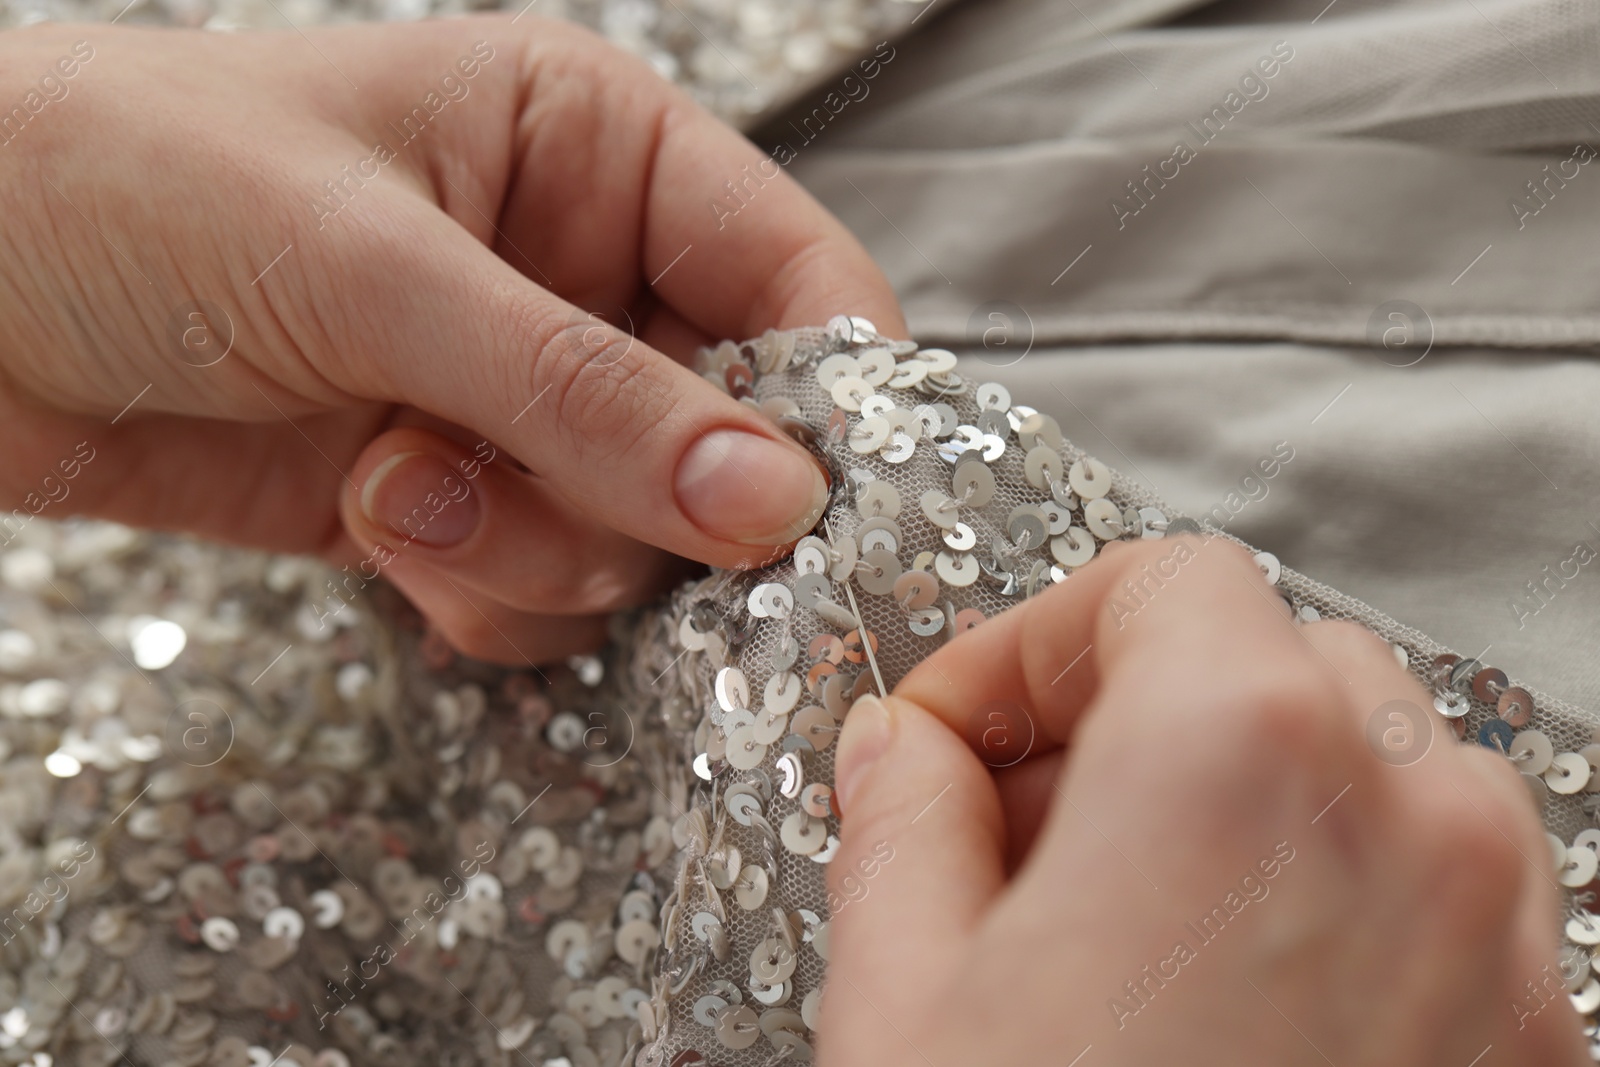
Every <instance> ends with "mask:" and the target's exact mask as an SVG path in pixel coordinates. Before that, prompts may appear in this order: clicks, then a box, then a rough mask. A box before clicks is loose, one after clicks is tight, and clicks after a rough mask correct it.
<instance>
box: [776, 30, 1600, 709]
mask: <svg viewBox="0 0 1600 1067" xmlns="http://www.w3.org/2000/svg"><path fill="white" fill-rule="evenodd" d="M935 10H937V9H935ZM924 23H925V24H924V25H922V26H920V27H919V31H920V32H917V33H915V34H914V35H913V36H911V37H910V38H908V39H906V40H904V41H903V42H901V43H899V44H898V46H897V48H898V58H897V59H896V60H895V62H894V63H893V64H892V65H891V66H890V67H889V68H888V69H886V71H885V72H884V75H883V77H881V78H880V79H879V80H878V83H877V84H876V85H875V86H874V89H873V95H872V97H871V98H870V99H868V100H866V101H864V102H863V103H862V104H861V105H860V106H859V107H853V108H852V109H851V110H850V111H848V112H847V113H845V114H843V115H841V116H840V119H839V121H838V122H837V123H836V124H834V125H833V126H830V127H829V128H828V130H827V131H826V133H825V135H824V136H822V137H818V138H816V140H815V143H814V144H807V145H805V147H803V148H802V149H800V150H799V152H798V154H797V158H796V159H795V161H794V162H793V163H792V164H791V165H790V166H789V170H790V173H792V174H794V175H795V176H796V177H797V178H799V179H800V180H801V181H802V182H803V183H804V184H805V185H807V187H808V188H810V189H811V191H812V192H813V193H814V194H816V195H817V196H818V197H819V198H820V199H821V200H822V201H823V203H824V204H826V205H827V206H828V207H829V208H830V209H832V210H833V211H835V212H836V213H838V214H839V215H840V216H841V217H842V218H843V219H844V220H845V221H846V223H847V224H848V225H849V226H850V227H851V228H852V229H853V230H854V231H855V232H856V233H857V234H858V235H859V236H860V237H861V238H862V239H863V240H864V241H865V242H866V243H867V245H868V247H869V248H870V249H871V251H872V253H873V255H874V256H875V257H876V258H877V260H878V262H879V263H880V264H882V265H883V266H884V269H885V270H886V271H887V272H888V273H889V276H890V278H891V280H892V281H893V283H894V285H895V288H896V290H897V291H898V292H899V294H900V295H901V297H902V299H903V301H904V303H905V306H906V309H907V312H908V315H909V319H910V324H911V332H912V335H913V336H914V337H916V338H917V339H918V340H919V341H921V342H922V343H924V344H940V343H942V344H945V345H946V346H948V347H951V348H954V349H957V350H958V351H960V352H962V353H963V354H964V355H966V357H967V359H968V362H969V365H968V366H967V367H965V368H964V369H965V370H966V371H967V372H968V373H973V374H977V373H979V369H980V368H981V372H982V376H984V377H988V378H993V379H995V380H998V381H1002V382H1004V383H1005V384H1007V385H1008V386H1009V387H1010V388H1011V390H1012V393H1013V395H1014V396H1016V397H1018V398H1019V402H1026V403H1032V404H1036V405H1038V406H1039V407H1040V408H1041V409H1043V410H1046V411H1049V412H1050V413H1051V414H1052V415H1054V416H1056V417H1057V418H1058V419H1059V420H1060V422H1061V425H1062V427H1063V429H1064V431H1065V432H1066V433H1067V435H1068V436H1069V437H1071V438H1072V439H1073V440H1075V441H1077V442H1078V443H1080V444H1081V445H1082V446H1084V447H1086V448H1089V449H1091V450H1098V451H1099V454H1100V455H1101V456H1102V457H1103V458H1104V459H1105V460H1106V461H1107V462H1109V463H1111V464H1112V465H1113V466H1118V467H1121V468H1122V469H1124V470H1126V471H1128V472H1129V473H1131V474H1135V475H1137V476H1139V477H1140V478H1142V479H1143V480H1144V481H1146V482H1147V483H1148V484H1149V485H1150V486H1152V487H1153V488H1154V489H1156V490H1157V491H1158V492H1159V493H1160V494H1161V495H1162V496H1164V497H1165V498H1166V499H1167V500H1168V501H1169V502H1171V503H1172V504H1174V505H1177V506H1179V507H1180V508H1181V509H1182V510H1184V511H1186V512H1188V513H1191V514H1199V513H1201V512H1204V511H1206V510H1208V509H1210V508H1212V507H1213V506H1214V505H1216V504H1217V503H1218V502H1219V501H1222V500H1223V499H1224V498H1225V497H1226V496H1227V494H1228V493H1229V492H1230V490H1232V491H1238V489H1239V483H1240V481H1241V479H1243V478H1246V477H1247V476H1249V475H1250V474H1251V472H1252V468H1253V466H1254V464H1255V463H1256V461H1257V460H1258V459H1259V458H1260V457H1262V456H1263V455H1265V454H1267V453H1268V452H1269V451H1270V450H1271V449H1272V448H1273V447H1274V445H1275V444H1277V443H1279V442H1288V443H1289V445H1290V446H1291V447H1292V448H1293V450H1294V459H1293V460H1292V461H1291V462H1289V463H1288V464H1286V465H1285V466H1284V469H1283V471H1282V472H1281V473H1280V474H1279V475H1278V476H1277V477H1276V478H1274V479H1272V480H1271V481H1270V482H1268V483H1265V488H1264V490H1261V489H1257V490H1255V493H1256V495H1258V496H1260V499H1249V498H1248V497H1247V498H1246V500H1247V506H1245V507H1243V509H1242V510H1240V511H1239V512H1238V513H1237V515H1236V516H1235V517H1234V518H1233V521H1232V522H1230V523H1229V525H1228V526H1227V529H1228V531H1229V532H1230V533H1234V534H1237V535H1238V536H1240V537H1242V538H1244V539H1245V540H1247V541H1249V542H1251V543H1252V544H1255V545H1257V546H1259V547H1261V548H1264V549H1267V550H1270V551H1273V552H1275V553H1277V554H1278V555H1279V556H1281V558H1282V559H1283V560H1284V562H1285V563H1287V564H1289V565H1291V566H1294V567H1296V568H1298V569H1300V570H1302V571H1304V572H1306V573H1308V574H1310V575H1312V576H1314V577H1316V578H1318V579H1320V580H1322V581H1325V582H1327V583H1329V584H1331V585H1333V586H1335V587H1336V588H1339V589H1341V590H1343V591H1344V592H1346V593H1349V594H1351V595H1353V596H1356V597H1359V598H1362V599H1364V600H1366V601H1367V602H1368V603H1370V604H1372V605H1373V606H1375V607H1377V608H1378V609H1380V610H1382V611H1384V612H1387V613H1388V614H1390V615H1392V616H1394V617H1395V618H1397V619H1399V620H1400V621H1402V622H1404V623H1407V624H1410V625H1413V626H1416V627H1418V628H1419V629H1422V630H1424V631H1426V632H1427V633H1429V634H1431V635H1432V636H1434V637H1435V638H1437V639H1439V640H1441V641H1443V642H1444V643H1446V644H1447V645H1450V646H1451V647H1454V648H1456V649H1457V650H1459V651H1460V652H1461V653H1462V654H1463V655H1474V654H1487V655H1488V656H1489V660H1490V661H1492V662H1494V663H1496V664H1497V665H1499V666H1501V667H1503V668H1504V669H1506V670H1507V671H1508V672H1510V673H1511V675H1512V677H1514V678H1515V677H1523V678H1526V679H1529V680H1530V682H1531V684H1536V685H1539V686H1542V687H1544V688H1545V689H1546V690H1547V691H1549V692H1552V693H1554V694H1557V695H1560V696H1562V697H1565V698H1567V699H1569V700H1571V701H1573V702H1574V703H1577V704H1579V705H1580V706H1589V707H1594V706H1597V705H1600V662H1597V661H1596V659H1595V658H1594V657H1593V656H1592V655H1590V654H1589V653H1590V652H1591V650H1592V649H1593V648H1594V640H1595V639H1594V620H1595V619H1596V617H1597V612H1600V581H1597V580H1596V578H1595V576H1594V575H1593V574H1591V573H1590V572H1591V571H1594V570H1596V568H1595V567H1594V566H1592V565H1579V564H1576V563H1575V562H1572V561H1573V560H1574V556H1575V554H1576V555H1578V556H1580V557H1581V556H1583V555H1584V554H1585V553H1582V552H1576V549H1577V547H1578V546H1579V544H1580V543H1582V544H1584V545H1586V546H1587V548H1588V549H1589V550H1591V551H1593V550H1600V525H1597V524H1600V477H1597V474H1596V467H1595V460H1596V458H1597V457H1600V426H1597V420H1596V417H1595V413H1596V412H1597V411H1600V367H1597V366H1596V364H1595V362H1594V359H1593V346H1594V345H1595V344H1596V342H1597V341H1600V274H1597V273H1596V272H1595V271H1594V270H1593V269H1592V267H1591V264H1592V259H1593V256H1594V252H1593V240H1592V235H1593V234H1594V233H1595V232H1597V228H1600V170H1597V169H1596V168H1595V167H1594V166H1593V165H1592V160H1593V159H1594V157H1595V154H1596V148H1600V107H1597V100H1596V95H1597V91H1600V64H1596V63H1595V61H1594V57H1595V56H1596V55H1597V54H1600V12H1597V11H1596V9H1595V8H1594V7H1593V6H1591V5H1587V4H1582V3H1577V2H1568V0H1531V2H1530V0H1517V2H1509V3H1508V2H1493V0H1402V2H1398V3H1381V4H1380V3H1370V2H1363V0H1333V2H1331V3H1329V2H1328V0H1225V2H1222V3H1216V4H1209V5H1202V6H1195V5H1191V4H1178V3H1160V2H1155V0H1137V2H1127V3H1107V4H1091V3H1088V2H1087V0H996V2H992V3H984V4H972V5H961V6H952V7H951V8H950V9H949V10H948V11H947V12H945V13H943V14H942V15H941V16H940V17H938V18H937V19H936V18H935V17H934V16H932V15H930V16H929V17H928V18H927V19H926V20H924ZM927 23H931V25H929V24H927ZM1291 54H1292V58H1285V57H1287V56H1289V55H1291ZM1264 59H1265V60H1268V61H1269V62H1267V63H1265V64H1263V60H1264ZM1272 60H1276V62H1275V63H1273V62H1271V61H1272ZM1274 66H1275V67H1276V69H1275V71H1274V73H1273V74H1272V76H1270V77H1268V76H1266V75H1265V74H1264V73H1263V71H1264V70H1269V69H1272V68H1273V67H1274ZM1230 94H1232V96H1231V97H1230ZM801 110H803V109H801ZM796 121H797V119H796V116H795V115H789V116H784V117H780V118H779V119H777V120H775V121H774V122H772V123H770V124H768V125H766V126H764V127H762V128H761V129H759V130H758V131H757V132H756V134H755V135H754V136H755V139H756V141H757V143H758V144H761V145H763V146H767V145H768V144H769V142H773V141H778V140H783V139H787V140H788V141H789V142H791V143H793V142H794V141H796V140H797V135H796V133H795V132H794V130H795V123H796ZM1179 145H1183V146H1185V148H1186V149H1187V150H1188V152H1187V157H1185V155H1184V153H1180V152H1177V151H1175V149H1176V148H1177V146H1179ZM1263 493H1264V495H1262V494H1263ZM1564 564H1566V566H1565V567H1563V565H1564ZM1575 567H1576V569H1577V576H1576V577H1575V578H1563V577H1562V575H1563V574H1567V575H1570V574H1571V573H1572V571H1573V569H1574V568H1575ZM1551 574H1554V575H1556V578H1555V580H1553V581H1552V580H1549V579H1548V576H1549V575H1551ZM1530 583H1534V585H1536V586H1538V590H1537V591H1535V590H1532V589H1530Z"/></svg>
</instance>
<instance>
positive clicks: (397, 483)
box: [361, 452, 483, 548]
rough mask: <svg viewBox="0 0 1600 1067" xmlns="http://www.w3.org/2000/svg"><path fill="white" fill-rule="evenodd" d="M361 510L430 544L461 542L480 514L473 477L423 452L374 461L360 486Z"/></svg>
mask: <svg viewBox="0 0 1600 1067" xmlns="http://www.w3.org/2000/svg"><path fill="white" fill-rule="evenodd" d="M361 513H362V514H363V515H365V516H366V517H367V521H368V522H370V523H372V524H373V525H374V526H377V527H379V528H380V529H385V530H390V531H392V532H393V533H394V534H395V535H396V536H398V537H401V538H404V539H405V540H406V541H408V542H414V543H416V544H422V545H427V546H428V547H429V548H453V547H455V546H456V545H459V544H460V543H461V542H463V541H465V540H466V539H467V538H469V537H471V536H472V533H473V531H474V530H476V529H477V528H478V523H479V522H480V521H482V518H483V508H482V505H481V504H480V503H479V501H478V493H477V491H476V489H475V488H474V487H473V485H472V483H471V482H469V481H468V480H467V479H466V478H464V477H462V475H461V474H460V473H459V472H458V471H456V470H455V468H453V467H451V466H450V465H449V464H448V463H446V462H445V461H444V460H442V459H440V458H439V457H438V456H434V455H430V454H428V453H426V452H400V453H397V454H396V455H393V456H390V457H389V458H388V459H386V460H384V461H383V462H382V463H380V464H378V466H377V469H376V470H374V471H373V472H372V473H371V474H369V475H367V481H366V484H365V485H363V486H362V487H361Z"/></svg>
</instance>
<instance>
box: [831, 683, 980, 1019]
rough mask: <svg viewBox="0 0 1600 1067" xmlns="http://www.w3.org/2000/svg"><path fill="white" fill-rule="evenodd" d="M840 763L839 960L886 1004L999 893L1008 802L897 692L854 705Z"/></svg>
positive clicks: (835, 873) (957, 742)
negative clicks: (857, 888)
mask: <svg viewBox="0 0 1600 1067" xmlns="http://www.w3.org/2000/svg"><path fill="white" fill-rule="evenodd" d="M837 760H838V762H837V765H836V766H837V776H836V779H835V780H836V782H837V786H838V790H839V796H838V800H839V807H840V810H841V812H842V817H841V818H842V823H841V825H842V828H843V835H842V843H841V846H840V849H839V852H838V854H837V855H836V856H835V857H834V859H833V861H832V862H831V863H830V864H829V865H828V874H829V890H830V893H831V894H833V899H832V901H831V902H833V903H836V904H837V907H835V908H834V917H833V919H832V923H833V925H832V934H831V938H830V944H831V949H830V959H831V960H832V961H833V963H834V965H835V966H836V967H837V968H838V971H837V973H840V974H846V975H850V976H852V981H853V982H854V983H856V984H857V986H858V987H859V988H860V990H861V992H862V993H863V994H864V995H865V996H866V997H867V998H868V999H869V1000H873V1001H878V1002H880V1003H884V1005H885V1010H889V1007H888V1002H893V1001H896V1000H899V999H901V998H903V997H905V996H906V995H907V994H908V991H909V989H911V988H913V987H914V985H915V983H910V982H907V981H906V980H905V978H906V976H908V975H911V974H916V973H919V971H918V968H920V967H932V966H934V964H935V963H936V961H938V960H940V959H942V958H945V957H947V956H948V954H949V951H950V949H951V947H952V945H953V943H954V942H955V940H956V939H957V938H958V937H959V936H960V935H961V934H962V933H963V932H965V931H967V930H969V929H971V928H972V926H973V925H974V924H975V923H976V922H977V921H978V920H979V918H980V916H981V915H982V913H983V911H984V910H985V909H986V907H987V906H988V904H989V903H990V901H992V900H993V898H994V896H995V894H996V893H998V892H999V890H1000V888H1001V886H1002V884H1003V880H1004V872H1003V869H1002V862H1001V861H1002V854H1003V849H1004V836H1003V827H1002V825H1001V819H1000V803H999V798H998V796H997V794H996V792H995V787H994V783H993V781H992V780H991V778H990V777H989V774H988V773H987V770H986V768H985V767H984V766H983V764H982V763H980V762H979V761H978V760H977V759H976V758H975V757H974V756H973V755H972V753H971V752H970V751H969V750H968V749H967V747H966V745H965V744H964V743H963V742H962V740H961V739H960V738H959V737H957V736H956V735H955V734H953V733H951V732H950V731H949V730H948V729H946V728H945V727H944V726H943V725H942V724H941V723H940V722H939V721H938V720H936V719H935V718H933V717H932V716H931V715H929V714H928V713H927V712H926V711H924V710H923V709H921V708H919V707H917V706H916V705H915V704H912V703H910V702H909V701H905V700H900V699H897V698H895V697H889V698H887V699H885V700H882V701H880V700H878V699H877V698H876V697H863V698H862V699H860V700H858V701H857V702H856V703H855V705H854V706H853V707H852V708H851V710H850V712H849V714H848V715H847V716H846V718H845V724H844V730H843V732H842V733H841V735H840V738H839V751H838V756H837ZM869 872H870V873H869ZM851 877H858V878H861V879H863V880H864V881H863V889H864V892H862V893H859V894H858V893H856V892H854V886H853V883H848V884H847V883H846V881H845V879H846V878H851ZM852 898H854V899H852ZM880 997H882V998H885V1000H883V1001H880V1000H879V998H880Z"/></svg>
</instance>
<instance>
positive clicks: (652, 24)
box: [0, 0, 927, 177]
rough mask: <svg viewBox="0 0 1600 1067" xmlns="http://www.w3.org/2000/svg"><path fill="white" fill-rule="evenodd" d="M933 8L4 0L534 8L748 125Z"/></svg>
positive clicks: (764, 3) (80, 5)
mask: <svg viewBox="0 0 1600 1067" xmlns="http://www.w3.org/2000/svg"><path fill="white" fill-rule="evenodd" d="M926 6H927V3H926V0H538V3H537V4H535V3H533V2H532V0H283V2H282V3H278V2H275V0H0V28H9V27H15V26H31V25H34V24H36V23H39V22H46V21H61V22H85V21H113V22H121V23H123V24H132V25H169V26H183V27H189V28H205V29H208V30H218V31H224V32H227V31H236V30H256V29H261V30H281V29H283V28H284V23H285V22H288V23H289V24H290V25H293V26H297V27H300V28H302V29H304V28H306V27H309V26H318V25H338V24H344V23H349V22H352V21H362V20H371V21H379V22H408V21H414V20H417V19H424V18H430V17H449V16H452V15H464V14H469V13H472V12H477V11H494V10H500V11H505V12H508V13H515V14H518V15H519V17H520V14H522V13H531V14H533V15H537V16H540V17H544V18H555V19H567V20H570V21H573V22H577V23H579V24H581V25H584V26H587V27H589V28H590V29H592V30H595V31H596V32H598V33H600V34H602V35H604V36H605V37H606V38H608V39H609V40H610V41H611V42H612V43H613V44H616V45H618V46H620V47H622V48H625V49H627V50H628V51H630V52H632V53H634V54H635V55H637V56H639V57H641V58H642V59H644V60H645V61H646V62H648V63H649V64H650V65H651V66H653V67H654V68H655V69H656V71H657V72H659V73H660V74H661V76H662V77H664V78H666V79H667V80H669V81H672V82H675V83H677V84H678V85H679V86H680V87H682V88H683V89H685V90H686V91H687V92H688V93H689V94H690V95H691V96H693V97H694V98H695V99H697V100H698V101H700V103H701V104H703V105H705V106H706V107H707V108H708V109H710V110H711V111H712V112H713V113H714V114H716V115H717V116H718V117H720V118H722V119H723V120H724V121H727V122H729V123H731V124H733V125H735V126H739V127H741V128H744V129H748V128H750V127H751V126H753V125H755V124H757V123H759V122H760V121H761V120H762V119H764V118H767V117H769V116H771V115H772V114H774V113H775V112H776V111H778V110H779V109H781V108H784V107H787V106H789V105H791V104H793V103H794V102H795V101H796V100H797V99H798V98H799V97H800V96H801V95H802V94H804V93H805V92H807V91H810V90H812V89H818V90H820V89H821V88H823V86H824V84H825V83H826V81H827V79H828V78H830V77H836V78H840V77H842V76H843V75H844V73H845V72H846V68H847V67H848V65H849V64H850V62H851V61H853V60H855V59H857V58H859V56H860V55H861V54H862V53H865V52H867V51H869V50H870V49H871V48H872V45H873V44H874V43H875V42H879V41H883V40H885V39H894V38H897V37H899V36H900V35H901V34H902V33H904V32H905V31H906V30H907V29H908V28H909V27H910V25H911V21H912V20H913V19H914V18H916V17H917V15H918V14H919V13H920V12H921V11H922V10H923V9H924V8H925V7H926ZM524 25H527V24H526V23H524ZM734 177H736V176H734Z"/></svg>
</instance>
